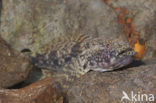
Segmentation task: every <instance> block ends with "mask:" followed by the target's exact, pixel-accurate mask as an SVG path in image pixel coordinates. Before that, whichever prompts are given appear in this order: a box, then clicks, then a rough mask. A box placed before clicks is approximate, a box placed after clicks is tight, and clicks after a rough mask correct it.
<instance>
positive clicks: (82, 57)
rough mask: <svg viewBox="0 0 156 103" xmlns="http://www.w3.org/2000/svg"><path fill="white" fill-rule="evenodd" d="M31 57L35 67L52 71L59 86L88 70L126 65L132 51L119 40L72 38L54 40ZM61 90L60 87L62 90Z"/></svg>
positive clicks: (102, 70) (83, 36) (87, 37)
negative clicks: (54, 72)
mask: <svg viewBox="0 0 156 103" xmlns="http://www.w3.org/2000/svg"><path fill="white" fill-rule="evenodd" d="M41 51H42V52H41V53H38V54H36V56H35V57H32V61H33V63H34V65H35V66H37V67H39V68H45V69H50V70H54V71H56V74H55V75H53V76H55V77H57V79H55V80H56V81H59V83H60V84H61V85H64V87H65V84H68V83H70V82H72V81H73V80H74V79H75V78H77V77H80V76H81V75H84V74H86V73H87V72H88V71H97V72H105V71H112V70H115V69H119V68H121V67H124V66H126V65H128V64H130V63H131V62H132V60H133V58H134V55H135V52H134V50H133V48H132V47H131V46H130V45H129V43H128V42H126V41H124V40H122V39H116V38H115V39H113V38H106V37H104V36H100V37H94V36H88V35H75V36H74V35H73V36H71V35H70V36H63V37H59V38H55V39H54V40H52V42H51V43H49V44H48V45H45V46H44V47H43V48H41ZM64 87H63V88H64Z"/></svg>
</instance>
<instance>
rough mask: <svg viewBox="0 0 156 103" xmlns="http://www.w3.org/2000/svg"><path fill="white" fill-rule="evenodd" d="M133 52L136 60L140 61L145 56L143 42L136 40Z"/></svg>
mask: <svg viewBox="0 0 156 103" xmlns="http://www.w3.org/2000/svg"><path fill="white" fill-rule="evenodd" d="M134 51H135V52H136V58H137V59H142V58H143V56H144V54H145V51H146V50H145V42H144V41H143V40H138V41H137V42H136V43H135V44H134Z"/></svg>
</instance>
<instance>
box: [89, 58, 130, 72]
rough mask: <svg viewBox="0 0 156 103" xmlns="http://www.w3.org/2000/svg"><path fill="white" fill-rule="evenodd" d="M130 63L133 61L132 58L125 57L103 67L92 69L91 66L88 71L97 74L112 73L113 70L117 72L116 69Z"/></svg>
mask: <svg viewBox="0 0 156 103" xmlns="http://www.w3.org/2000/svg"><path fill="white" fill-rule="evenodd" d="M114 61H115V62H114ZM132 61H133V57H132V56H125V57H122V58H116V59H114V60H113V61H112V62H109V63H104V64H103V65H96V66H94V67H93V66H92V67H90V70H92V71H98V72H106V71H113V70H117V69H120V68H122V67H125V66H127V65H128V64H130V63H131V62H132Z"/></svg>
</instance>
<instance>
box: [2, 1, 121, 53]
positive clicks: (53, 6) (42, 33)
mask: <svg viewBox="0 0 156 103" xmlns="http://www.w3.org/2000/svg"><path fill="white" fill-rule="evenodd" d="M2 3H3V9H2V17H1V21H2V22H1V29H0V33H1V36H2V37H3V38H4V39H5V40H6V41H7V42H8V43H9V44H11V45H12V46H13V47H14V48H16V49H18V50H22V49H24V48H30V49H31V51H32V52H38V51H39V48H40V47H42V46H43V45H44V44H46V43H48V42H49V41H51V40H52V39H53V38H54V37H56V36H61V35H68V34H73V35H75V34H88V35H90V34H94V35H106V36H109V35H110V34H111V36H119V35H120V34H122V32H121V31H122V30H121V29H120V26H118V23H117V15H116V14H115V13H114V12H113V10H112V9H110V8H109V7H108V6H107V5H105V4H104V3H102V2H101V1H100V0H85V1H84V0H79V1H78V0H75V1H73V0H64V1H58V0H46V1H43V0H33V1H32V0H27V1H18V0H13V1H10V0H3V2H2ZM75 4H76V5H75ZM110 27H111V28H110ZM108 28H109V29H108Z"/></svg>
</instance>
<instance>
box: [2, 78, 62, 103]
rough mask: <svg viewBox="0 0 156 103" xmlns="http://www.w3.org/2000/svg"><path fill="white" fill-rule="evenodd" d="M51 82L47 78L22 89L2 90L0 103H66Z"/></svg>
mask: <svg viewBox="0 0 156 103" xmlns="http://www.w3.org/2000/svg"><path fill="white" fill-rule="evenodd" d="M51 81H52V79H51V78H45V79H43V80H40V81H37V82H35V83H33V84H31V85H29V86H27V87H24V88H21V89H11V90H9V89H1V90H0V103H64V102H63V101H64V100H63V97H62V96H61V94H59V93H58V92H57V90H56V89H55V88H53V86H52V82H51Z"/></svg>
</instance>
